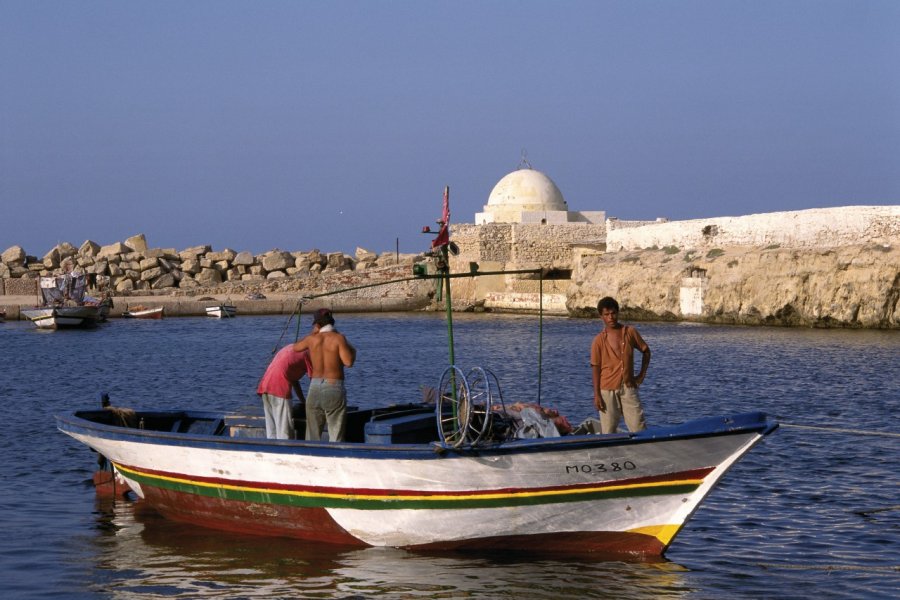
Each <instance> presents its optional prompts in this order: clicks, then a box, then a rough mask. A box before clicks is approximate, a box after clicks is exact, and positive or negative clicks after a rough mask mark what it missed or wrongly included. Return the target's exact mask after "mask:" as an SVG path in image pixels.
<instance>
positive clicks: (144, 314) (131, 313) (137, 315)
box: [122, 305, 166, 319]
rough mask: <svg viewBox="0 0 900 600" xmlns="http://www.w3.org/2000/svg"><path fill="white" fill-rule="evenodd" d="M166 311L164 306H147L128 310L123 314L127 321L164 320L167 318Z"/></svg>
mask: <svg viewBox="0 0 900 600" xmlns="http://www.w3.org/2000/svg"><path fill="white" fill-rule="evenodd" d="M165 312H166V309H165V307H164V306H157V307H154V308H147V307H145V306H140V305H138V306H134V307H132V308H128V309H126V310H125V312H123V313H122V316H123V317H125V318H126V319H162V318H163V317H164V316H165Z"/></svg>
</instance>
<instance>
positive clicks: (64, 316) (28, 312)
mask: <svg viewBox="0 0 900 600" xmlns="http://www.w3.org/2000/svg"><path fill="white" fill-rule="evenodd" d="M21 312H22V315H23V316H24V317H25V318H27V319H28V320H29V321H31V322H32V323H34V324H35V325H36V326H37V327H39V328H41V329H59V328H62V327H88V326H91V325H94V324H96V323H97V320H98V319H99V315H100V313H99V309H98V308H97V307H96V306H63V307H43V308H25V309H22V311H21Z"/></svg>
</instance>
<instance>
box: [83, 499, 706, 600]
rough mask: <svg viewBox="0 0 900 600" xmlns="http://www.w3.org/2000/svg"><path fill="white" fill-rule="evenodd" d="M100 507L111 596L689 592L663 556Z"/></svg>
mask: <svg viewBox="0 0 900 600" xmlns="http://www.w3.org/2000/svg"><path fill="white" fill-rule="evenodd" d="M97 507H98V510H97V514H98V518H97V527H96V532H97V543H96V544H95V548H96V550H97V555H96V564H95V567H96V568H97V569H98V570H100V571H102V572H103V573H104V582H105V586H107V587H106V589H108V590H110V593H111V595H112V597H136V596H145V595H154V594H155V595H159V596H162V597H191V598H214V597H229V598H234V597H240V598H286V597H297V598H302V597H316V598H375V597H380V598H411V597H416V598H547V599H550V598H553V599H560V598H584V597H597V594H598V593H599V592H603V594H608V595H609V596H610V597H624V598H633V599H644V598H646V599H648V600H649V599H651V598H654V599H655V598H661V597H665V598H678V597H681V596H687V595H688V593H689V592H690V591H691V590H690V589H689V582H688V579H687V577H686V575H687V574H688V572H687V570H686V569H685V568H684V567H682V566H680V565H678V564H675V563H672V562H669V561H666V560H665V559H654V560H651V561H633V562H607V561H603V560H602V559H600V558H598V557H591V556H585V555H581V556H578V557H571V556H569V557H560V556H556V555H541V553H540V552H538V551H535V552H530V553H527V554H514V553H513V554H510V553H507V552H498V553H483V552H482V553H478V552H465V553H462V552H451V553H446V552H444V553H440V554H433V553H430V554H426V553H419V552H411V551H405V550H400V549H395V548H361V549H360V548H346V547H343V548H342V547H339V546H334V545H332V544H322V543H316V542H298V541H297V540H291V539H287V538H264V537H259V536H246V535H241V534H232V533H227V532H221V531H213V530H209V529H206V528H201V527H196V526H193V525H189V524H181V523H176V522H173V521H170V520H167V519H164V518H163V517H161V516H159V515H158V513H156V512H155V511H153V510H152V509H149V508H147V507H146V506H145V505H144V504H143V503H142V502H140V501H138V502H134V503H132V502H126V501H121V500H119V501H115V502H113V501H111V500H103V501H100V500H98V504H97ZM110 578H112V579H110ZM116 590H120V591H121V596H119V595H118V593H117V591H116Z"/></svg>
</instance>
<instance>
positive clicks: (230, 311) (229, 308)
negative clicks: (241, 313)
mask: <svg viewBox="0 0 900 600" xmlns="http://www.w3.org/2000/svg"><path fill="white" fill-rule="evenodd" d="M236 314H237V308H235V306H234V305H232V304H218V305H216V306H207V307H206V316H207V317H216V318H217V319H230V318H231V317H233V316H235V315H236Z"/></svg>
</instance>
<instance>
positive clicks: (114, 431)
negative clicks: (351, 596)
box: [56, 410, 778, 460]
mask: <svg viewBox="0 0 900 600" xmlns="http://www.w3.org/2000/svg"><path fill="white" fill-rule="evenodd" d="M99 412H102V411H96V410H90V411H73V412H69V413H64V414H61V415H56V422H57V427H58V428H59V429H60V431H64V432H67V433H76V434H83V435H91V436H94V437H100V438H103V439H108V440H113V441H132V442H135V441H137V442H140V443H146V444H157V445H166V446H179V447H191V448H212V449H216V450H230V451H240V452H267V453H274V454H306V455H310V456H325V457H359V458H366V459H381V458H383V459H398V458H404V459H416V460H422V459H441V458H452V457H456V456H486V455H494V456H496V455H503V454H509V453H522V452H548V451H557V450H560V449H572V450H574V449H579V448H586V447H598V446H618V445H633V444H642V443H648V442H656V441H661V440H674V439H687V438H694V437H711V436H719V435H733V434H737V433H758V434H761V435H766V434H768V433H771V432H772V431H774V430H775V429H776V428H777V427H778V424H777V423H774V422H771V421H768V420H767V418H766V414H765V413H762V412H751V413H742V414H735V415H729V416H722V417H706V418H701V419H696V420H692V421H688V422H686V423H683V424H680V425H674V426H665V427H654V428H651V429H646V430H644V431H641V432H639V433H636V434H631V433H620V434H611V435H603V436H600V435H568V436H562V437H558V438H540V439H528V440H513V441H508V442H503V443H502V444H495V445H486V446H480V447H477V448H450V447H448V446H444V445H441V444H438V443H432V444H365V443H355V442H354V443H344V442H342V443H332V442H308V441H305V440H274V439H272V440H270V439H264V438H244V437H223V436H221V435H204V434H196V433H190V432H188V433H173V432H167V431H155V430H147V429H136V428H131V427H123V426H118V425H105V424H102V423H97V422H94V421H91V420H89V419H85V418H82V417H80V416H78V415H79V413H83V414H97V413H99ZM137 414H138V415H139V416H144V417H145V418H150V417H154V416H156V417H167V418H169V417H177V418H178V419H182V420H185V419H186V420H198V419H199V420H208V421H214V420H217V419H218V420H221V419H224V418H225V417H226V416H228V415H225V414H223V413H214V412H199V411H152V412H151V411H146V412H140V411H139V412H138V413H137Z"/></svg>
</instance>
